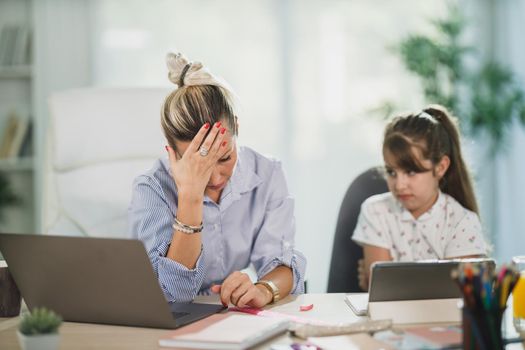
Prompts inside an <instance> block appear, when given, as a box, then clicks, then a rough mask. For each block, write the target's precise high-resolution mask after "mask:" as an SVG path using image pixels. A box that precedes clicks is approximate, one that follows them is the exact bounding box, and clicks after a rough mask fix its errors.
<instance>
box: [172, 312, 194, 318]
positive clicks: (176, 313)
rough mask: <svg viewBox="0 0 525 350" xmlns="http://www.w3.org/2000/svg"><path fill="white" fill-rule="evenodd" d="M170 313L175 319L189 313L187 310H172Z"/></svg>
mask: <svg viewBox="0 0 525 350" xmlns="http://www.w3.org/2000/svg"><path fill="white" fill-rule="evenodd" d="M171 314H172V315H173V317H175V319H177V318H181V317H184V316H186V315H189V314H190V313H189V312H180V311H174V312H172V313H171Z"/></svg>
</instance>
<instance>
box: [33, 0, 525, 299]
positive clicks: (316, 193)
mask: <svg viewBox="0 0 525 350" xmlns="http://www.w3.org/2000/svg"><path fill="white" fill-rule="evenodd" d="M503 3H505V4H504V5H501V10H502V11H507V14H506V15H505V16H506V17H504V19H505V20H503V21H500V22H498V23H500V25H499V27H501V28H507V27H506V26H507V25H510V26H512V27H509V28H508V29H501V35H502V38H505V39H508V40H510V41H509V42H508V44H507V45H506V46H505V47H502V48H498V50H501V52H502V53H504V54H503V56H506V57H507V58H508V59H509V63H511V64H513V65H514V67H515V68H516V70H517V71H519V72H520V74H521V77H522V78H523V77H524V75H525V72H524V67H523V63H522V62H525V60H524V57H523V56H524V54H523V50H524V49H523V47H524V46H523V45H519V44H520V42H519V40H518V38H517V35H516V34H512V35H511V34H509V33H511V32H512V33H518V32H522V31H521V30H516V28H518V26H520V25H521V23H520V21H519V18H520V16H521V14H523V13H524V12H523V3H524V0H513V1H511V0H509V1H505V2H503ZM473 6H475V5H473ZM516 6H517V7H516ZM514 8H517V9H520V11H521V12H519V11H514V12H513V11H512V10H511V9H514ZM505 9H506V10H505ZM445 10H446V3H445V2H443V1H439V0H432V1H430V0H427V1H419V0H396V1H395V2H394V1H391V0H376V1H365V0H361V1H343V0H325V1H321V0H319V1H313V0H312V1H300V0H274V1H242V0H222V1H220V2H218V1H206V0H198V1H197V0H195V1H191V2H190V1H183V0H157V1H144V0H130V1H125V2H123V1H120V0H92V1H87V0H83V1H80V0H78V1H65V0H42V1H36V2H35V26H37V28H38V32H37V35H39V36H40V39H39V38H37V39H38V40H37V41H38V43H39V44H38V45H41V46H43V47H40V53H38V55H39V56H38V57H39V58H38V57H37V58H38V61H37V63H38V64H39V67H38V69H39V70H40V72H41V74H42V76H41V78H39V79H40V80H39V83H38V84H37V86H36V88H35V90H36V92H37V94H38V106H37V107H36V109H37V112H38V113H40V114H41V115H42V116H44V115H45V113H46V112H44V110H45V108H46V104H45V100H46V97H47V96H48V93H49V92H50V91H53V90H57V89H63V88H69V87H76V86H83V85H95V86H168V81H167V79H166V69H165V65H164V57H165V53H166V52H167V51H169V50H174V51H182V52H184V53H185V54H186V55H187V56H188V57H190V58H191V59H193V60H202V61H203V62H204V63H205V64H206V65H208V66H209V67H210V68H211V69H212V71H213V72H216V73H217V74H219V75H222V76H223V77H224V78H225V79H226V80H227V81H229V83H230V84H231V85H232V86H233V87H234V89H235V91H236V92H237V94H238V96H239V98H240V101H241V104H242V105H241V113H240V120H241V129H240V131H241V135H240V141H241V143H244V144H247V145H249V146H251V147H253V148H255V149H257V150H259V151H261V152H263V153H270V154H273V155H276V156H277V157H279V158H281V159H283V161H284V166H285V169H286V171H287V173H288V179H289V183H290V187H291V190H292V192H293V194H294V195H295V197H296V199H297V202H296V203H297V207H296V218H297V246H298V248H299V249H300V250H302V251H303V252H304V253H305V254H306V256H307V258H308V261H309V266H308V281H309V287H310V291H312V292H321V291H324V290H325V289H326V282H327V277H328V276H327V275H328V268H329V262H330V255H331V247H332V240H333V233H334V230H335V223H336V215H337V212H338V209H339V205H340V202H341V200H342V197H343V194H344V192H345V190H346V188H347V186H348V184H349V183H350V182H351V180H352V179H353V178H354V177H355V176H356V175H357V174H358V173H359V172H361V171H362V170H364V169H366V168H368V167H369V166H372V165H376V164H380V163H381V155H380V142H381V133H382V128H383V121H382V120H381V119H380V118H379V117H378V116H375V115H376V114H374V112H373V109H374V108H376V107H377V106H378V105H379V104H381V103H382V102H384V101H385V100H394V101H396V102H398V103H399V104H400V105H401V106H402V107H403V108H413V109H417V108H421V106H422V104H423V102H422V98H421V95H420V93H419V89H418V83H417V81H416V80H415V79H414V78H411V77H410V76H409V74H407V72H406V71H405V70H404V69H403V68H402V66H401V64H400V62H399V59H398V58H397V56H396V54H394V53H392V52H391V50H390V49H389V47H391V46H392V45H394V44H395V43H396V42H398V41H399V39H400V38H401V37H403V36H404V35H406V34H407V33H409V32H410V33H412V32H419V31H428V30H429V25H428V19H429V18H435V17H436V16H439V15H441V14H444V13H445ZM507 19H508V23H507V22H506V21H507ZM518 29H521V28H518ZM49 40H52V42H49ZM478 40H479V42H480V43H483V40H482V39H478ZM507 52H508V54H507ZM151 118H152V122H156V120H158V116H156V115H155V116H151ZM42 130H45V128H42ZM41 141H42V140H41ZM511 142H512V143H511V145H512V146H513V147H515V150H513V151H512V152H511V153H509V154H508V155H507V156H504V157H502V158H501V159H500V160H498V163H497V165H498V166H501V168H497V169H498V170H497V172H498V176H497V178H498V180H497V181H498V184H499V185H498V186H499V187H498V188H501V191H502V192H501V196H500V202H498V203H497V204H495V207H496V208H499V211H500V213H499V214H498V215H500V219H498V220H499V221H498V222H497V223H496V224H491V226H492V225H495V226H494V227H497V228H498V232H497V235H498V241H497V243H498V244H499V245H498V250H497V252H498V255H499V256H508V254H514V253H517V252H519V250H520V249H522V248H520V246H517V245H515V244H514V242H521V247H523V246H525V245H524V244H523V243H524V242H523V238H522V237H523V236H525V235H523V234H521V232H522V231H523V228H524V226H525V225H524V223H523V220H524V219H522V218H521V217H522V215H520V213H519V211H520V206H519V202H520V201H519V198H524V195H525V193H524V191H523V186H522V184H521V183H520V182H519V176H520V174H521V170H522V168H523V165H522V164H521V163H522V162H520V160H521V159H522V157H520V150H521V149H523V148H522V147H523V144H524V137H523V133H522V132H521V131H513V138H512V141H511ZM473 148H474V150H472V151H471V152H473V153H476V150H475V148H476V147H473ZM480 164H481V166H480ZM474 165H475V167H476V169H479V170H478V171H479V173H478V176H481V174H483V176H485V173H486V172H487V169H486V168H485V169H484V168H483V166H484V165H485V163H483V162H482V161H479V162H478V163H476V164H474ZM488 166H489V165H488V164H487V165H486V167H488ZM504 169H505V170H504ZM507 169H510V170H511V172H512V174H513V175H514V176H513V177H512V181H509V180H508V179H507V178H503V177H501V175H502V174H504V171H506V170H507ZM500 170H501V172H500ZM483 176H481V178H485V177H483ZM484 181H485V185H483V181H480V183H482V187H483V189H482V191H485V192H483V193H482V195H481V198H482V200H483V201H484V203H487V199H486V198H488V197H489V196H488V195H487V193H488V192H486V191H487V189H490V188H492V187H491V186H493V184H494V183H490V184H488V185H487V183H486V180H484ZM482 204H483V203H482ZM486 212H488V213H491V214H490V215H492V212H491V211H490V210H489V211H486ZM490 220H491V219H490V218H489V219H488V221H490ZM513 227H517V228H518V229H517V230H514V229H513ZM500 229H501V232H500ZM349 234H351V233H349ZM508 237H512V239H508Z"/></svg>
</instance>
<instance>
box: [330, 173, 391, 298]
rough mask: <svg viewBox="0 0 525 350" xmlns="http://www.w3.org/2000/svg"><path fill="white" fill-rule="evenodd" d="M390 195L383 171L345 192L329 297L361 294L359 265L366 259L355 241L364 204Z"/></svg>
mask: <svg viewBox="0 0 525 350" xmlns="http://www.w3.org/2000/svg"><path fill="white" fill-rule="evenodd" d="M387 191H388V188H387V185H386V181H385V179H384V177H383V174H382V173H381V170H380V168H377V167H375V168H371V169H368V170H367V171H365V172H364V173H362V174H360V175H359V176H358V177H357V178H356V179H355V180H354V181H353V182H352V183H351V184H350V187H349V188H348V190H347V191H346V194H345V197H344V199H343V203H342V204H341V208H340V209H339V216H338V218H337V226H336V229H335V236H334V245H333V248H332V261H331V262H330V274H329V277H328V290H327V291H328V293H340V292H345V293H352V292H362V290H361V288H359V281H358V279H357V261H358V260H359V259H362V258H363V248H361V247H360V246H359V245H357V244H356V243H355V242H354V241H352V233H353V232H354V229H355V226H356V224H357V218H358V216H359V211H360V210H361V204H362V203H363V202H364V201H365V199H367V198H368V197H370V196H372V195H374V194H379V193H385V192H387Z"/></svg>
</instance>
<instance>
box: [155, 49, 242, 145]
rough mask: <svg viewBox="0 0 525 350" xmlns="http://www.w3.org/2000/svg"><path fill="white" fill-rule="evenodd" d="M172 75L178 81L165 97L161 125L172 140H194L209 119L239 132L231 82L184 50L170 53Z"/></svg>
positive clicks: (170, 71)
mask: <svg viewBox="0 0 525 350" xmlns="http://www.w3.org/2000/svg"><path fill="white" fill-rule="evenodd" d="M166 61H167V65H168V69H169V74H168V77H169V79H170V81H171V82H173V83H174V84H176V85H177V88H176V89H175V90H173V91H172V92H171V93H170V94H169V95H168V96H167V97H166V99H165V101H164V104H163V106H162V111H161V126H162V130H163V132H164V136H165V137H166V140H167V141H168V144H169V145H170V147H172V148H173V149H176V147H175V141H191V140H192V139H193V138H194V137H195V135H196V134H197V132H198V131H199V130H200V128H201V127H202V126H203V125H204V124H205V123H207V122H208V123H210V124H211V125H213V124H214V123H215V122H218V121H221V122H222V123H223V124H225V125H226V126H227V127H228V128H229V129H230V130H231V132H232V134H233V135H237V127H236V126H237V121H236V116H235V112H234V104H233V94H232V93H231V92H230V89H229V88H228V86H227V84H226V83H225V82H224V81H222V80H221V79H219V78H217V77H215V76H213V75H212V74H211V73H210V72H209V71H208V70H207V69H206V68H205V67H204V66H203V65H202V63H200V62H189V61H188V60H187V59H186V58H185V57H184V56H183V55H181V54H176V55H175V54H173V53H170V54H168V56H167V59H166Z"/></svg>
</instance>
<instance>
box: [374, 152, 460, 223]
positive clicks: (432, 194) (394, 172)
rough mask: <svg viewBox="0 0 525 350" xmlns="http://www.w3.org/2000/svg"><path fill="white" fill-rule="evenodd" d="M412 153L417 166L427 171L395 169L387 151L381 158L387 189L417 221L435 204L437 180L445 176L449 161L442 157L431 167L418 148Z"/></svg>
mask: <svg viewBox="0 0 525 350" xmlns="http://www.w3.org/2000/svg"><path fill="white" fill-rule="evenodd" d="M412 151H413V152H414V154H415V155H416V157H417V161H418V162H419V164H421V165H422V166H423V167H424V168H425V169H429V170H428V171H424V172H414V171H407V170H404V169H401V168H399V167H397V166H396V165H395V164H396V158H395V157H394V156H393V155H392V154H391V153H390V152H389V151H388V150H385V151H384V152H383V158H384V161H385V170H386V180H387V185H388V189H389V190H390V192H392V194H393V195H394V197H396V198H397V200H399V202H400V203H401V204H402V205H403V206H404V207H405V208H406V209H407V210H408V211H409V212H410V213H411V214H412V216H413V217H414V218H416V219H417V218H418V217H419V216H421V215H422V214H423V213H425V212H426V211H428V210H429V209H430V208H431V207H432V205H434V203H435V202H436V200H437V198H438V193H439V180H440V179H441V178H442V177H443V175H445V172H446V171H447V169H448V165H449V163H450V160H449V158H448V156H443V158H442V159H441V161H440V162H439V163H438V164H436V165H433V164H432V161H431V160H429V159H423V157H422V154H421V150H420V149H419V148H417V147H413V148H412Z"/></svg>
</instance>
